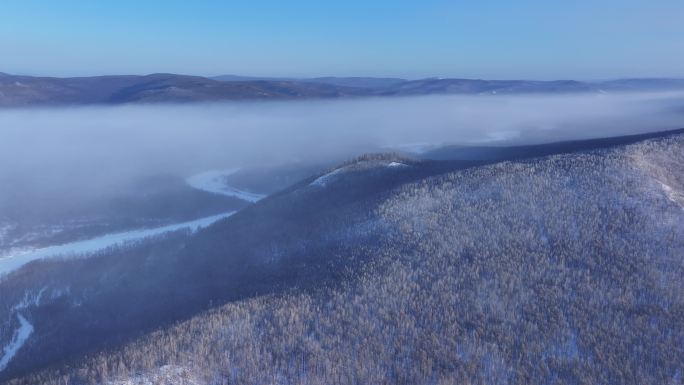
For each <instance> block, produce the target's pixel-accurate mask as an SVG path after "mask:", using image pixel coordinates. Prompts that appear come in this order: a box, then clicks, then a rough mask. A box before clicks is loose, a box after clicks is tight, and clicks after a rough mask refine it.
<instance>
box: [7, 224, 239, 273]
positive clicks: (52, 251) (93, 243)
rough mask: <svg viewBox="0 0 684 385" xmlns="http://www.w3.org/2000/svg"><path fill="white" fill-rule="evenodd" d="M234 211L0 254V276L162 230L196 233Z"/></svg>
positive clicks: (144, 237) (117, 244) (91, 251)
mask: <svg viewBox="0 0 684 385" xmlns="http://www.w3.org/2000/svg"><path fill="white" fill-rule="evenodd" d="M234 213H235V212H234V211H232V212H228V213H223V214H218V215H212V216H209V217H205V218H200V219H196V220H194V221H190V222H183V223H176V224H172V225H167V226H162V227H156V228H151V229H139V230H131V231H126V232H122V233H113V234H106V235H103V236H100V237H97V238H92V239H87V240H83V241H76V242H71V243H65V244H62V245H56V246H49V247H45V248H41V249H34V250H30V251H26V252H24V253H18V254H14V255H5V256H0V277H1V276H2V275H4V274H7V273H9V272H11V271H13V270H16V269H18V268H20V267H21V266H23V265H25V264H27V263H29V262H31V261H35V260H38V259H45V258H54V257H65V256H76V257H78V256H86V255H88V254H93V253H95V252H97V251H101V250H104V249H107V248H109V247H113V246H122V245H125V244H127V243H131V242H135V241H141V240H144V239H146V238H150V237H155V236H159V235H162V234H164V233H169V232H172V231H178V230H190V231H192V232H196V231H197V230H199V229H202V228H204V227H207V226H209V225H212V224H214V223H215V222H217V221H220V220H221V219H224V218H228V217H229V216H231V215H233V214H234Z"/></svg>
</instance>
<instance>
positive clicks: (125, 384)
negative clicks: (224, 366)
mask: <svg viewBox="0 0 684 385" xmlns="http://www.w3.org/2000/svg"><path fill="white" fill-rule="evenodd" d="M204 383H205V382H204V381H202V380H201V379H200V378H199V376H197V375H196V374H195V372H194V371H193V370H192V369H189V368H184V367H181V366H177V365H164V366H162V367H159V368H157V369H156V370H154V369H153V370H150V371H148V372H146V373H144V374H135V375H132V376H130V377H128V378H122V379H119V380H114V381H109V382H107V383H106V384H107V385H155V384H165V385H170V384H184V385H199V384H204Z"/></svg>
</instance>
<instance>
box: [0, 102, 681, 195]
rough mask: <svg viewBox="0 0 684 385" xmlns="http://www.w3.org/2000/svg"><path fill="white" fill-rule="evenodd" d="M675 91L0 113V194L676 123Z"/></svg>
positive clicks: (95, 188)
mask: <svg viewBox="0 0 684 385" xmlns="http://www.w3.org/2000/svg"><path fill="white" fill-rule="evenodd" d="M683 108H684V94H681V93H661V94H605V95H596V94H591V95H589V94H585V95H564V96H549V95H534V96H429V97H417V98H377V99H356V100H338V101H306V102H302V101H296V102H268V103H265V102H261V103H223V104H208V105H145V106H139V105H136V106H118V107H74V108H45V109H6V110H0V199H4V198H7V197H9V196H10V195H12V194H17V193H18V191H19V192H21V191H25V192H26V191H28V192H31V193H35V194H38V195H40V193H46V194H47V193H56V192H57V191H60V192H61V193H64V191H68V192H70V193H71V192H74V191H79V192H84V191H90V192H94V193H98V194H102V193H105V192H107V191H108V190H111V189H116V188H117V186H121V185H124V184H125V183H128V182H130V181H131V180H134V179H136V178H140V177H143V176H146V175H155V174H174V175H179V176H187V175H189V174H191V173H195V172H199V171H204V170H208V169H216V168H223V169H225V168H230V167H249V166H253V165H265V164H274V163H284V162H293V161H305V162H308V161H321V160H325V159H332V158H335V159H337V158H345V157H351V156H355V155H359V154H361V153H364V152H369V151H378V150H380V149H382V148H387V147H401V146H404V145H407V144H415V143H421V144H435V145H437V144H485V143H489V144H523V143H540V142H548V141H557V140H566V139H581V138H593V137H605V136H614V135H623V134H631V133H642V132H648V131H658V130H664V129H673V128H680V127H682V126H684V109H683Z"/></svg>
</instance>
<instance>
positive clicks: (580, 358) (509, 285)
mask: <svg viewBox="0 0 684 385" xmlns="http://www.w3.org/2000/svg"><path fill="white" fill-rule="evenodd" d="M391 160H392V163H388V162H389V160H388V159H383V158H370V159H360V160H358V161H357V162H352V163H350V164H347V165H344V166H341V167H338V168H336V169H333V170H330V172H329V173H327V174H324V175H321V176H319V177H318V178H315V179H309V180H305V181H303V182H302V183H299V184H297V185H295V186H293V187H292V188H291V189H289V190H286V191H285V192H283V193H281V195H276V196H275V197H272V198H270V199H273V201H272V202H276V199H278V201H277V202H279V205H278V206H277V207H278V211H276V212H277V213H279V215H284V216H287V215H288V214H290V215H291V214H293V213H295V212H301V211H298V210H296V209H295V208H296V207H299V209H300V210H301V208H302V207H303V205H304V204H305V202H309V203H313V204H312V206H311V207H309V211H306V213H307V215H308V216H307V217H306V218H307V223H309V224H315V225H316V226H314V227H307V226H303V227H301V228H294V229H288V230H287V231H286V233H287V236H286V235H285V233H278V232H267V233H268V234H271V235H272V236H274V237H275V238H273V237H272V238H270V239H278V240H279V242H269V243H267V244H261V245H257V244H256V243H255V244H250V243H245V241H243V245H252V246H253V247H255V250H260V251H262V252H265V251H266V248H267V247H271V246H274V245H281V246H282V245H288V247H287V248H281V249H271V254H270V255H271V256H272V258H274V260H273V262H272V263H278V262H277V261H279V262H280V264H278V265H277V266H280V267H282V266H284V265H283V262H285V263H287V264H289V263H290V262H296V263H297V264H296V265H289V266H290V270H288V272H289V273H288V274H292V275H293V276H297V279H293V280H286V281H282V282H284V283H287V285H285V287H284V288H283V290H279V291H270V292H268V293H263V294H262V295H256V296H246V297H245V298H242V299H238V300H236V301H233V302H229V303H227V304H225V305H223V306H220V307H217V308H214V309H212V310H209V311H207V312H204V313H201V314H199V315H197V316H195V317H192V318H190V319H188V320H186V321H182V322H179V323H176V324H174V325H172V326H169V327H163V328H160V329H158V330H157V331H155V332H153V333H151V334H148V335H145V336H142V337H140V338H138V339H137V340H135V341H133V342H130V343H128V344H126V345H125V346H124V347H121V348H111V349H104V350H102V351H101V352H100V353H92V354H91V355H89V356H88V357H87V358H85V359H83V360H77V361H73V362H72V363H70V364H69V365H68V366H61V365H58V366H55V367H53V368H49V369H46V370H44V371H42V372H39V373H34V374H32V375H29V376H27V377H23V378H20V379H16V380H13V381H11V382H10V383H11V384H13V385H18V384H37V383H41V384H91V383H99V384H134V383H160V384H179V383H186V384H212V385H213V384H678V383H682V381H683V380H684V378H683V376H684V359H683V358H682V357H684V281H683V280H682V279H681V277H682V276H684V257H683V256H684V195H683V194H684V136H682V135H674V136H669V137H664V138H660V139H651V140H646V141H643V142H641V143H637V144H632V145H626V146H620V147H615V148H609V149H596V150H592V151H583V152H576V153H572V154H560V155H551V156H547V157H543V158H538V159H529V160H522V161H517V162H501V163H497V164H493V165H483V166H479V167H472V168H468V169H463V170H455V171H451V172H446V173H433V174H432V175H430V174H429V173H427V172H425V171H421V172H416V171H411V170H417V169H419V168H420V167H427V166H425V163H412V162H411V161H409V160H405V159H398V158H393V159H391ZM421 165H422V166H421ZM390 169H391V170H392V171H391V172H396V173H397V174H386V173H385V172H386V170H390ZM412 172H413V174H410V173H412ZM402 173H409V174H410V175H413V177H411V178H404V179H402V178H399V177H396V176H392V175H402ZM373 177H377V178H381V179H380V180H381V181H382V183H378V184H377V185H376V187H372V186H373V184H372V183H371V185H370V186H371V187H368V185H364V186H365V187H364V188H363V189H362V188H360V187H359V186H361V185H362V182H363V183H368V180H372V178H373ZM383 178H384V179H383ZM400 181H401V182H400ZM380 186H390V188H389V189H388V190H385V189H383V188H380ZM335 191H337V193H335ZM326 193H330V194H331V195H330V196H329V197H328V199H323V198H322V196H323V195H322V194H326ZM364 197H365V198H364ZM368 197H371V198H368ZM330 202H334V203H335V205H342V206H341V207H343V209H340V210H339V211H338V210H337V209H336V210H332V209H330V206H328V205H329V204H331V203H330ZM351 202H354V203H353V204H352V203H351ZM285 203H289V204H291V206H280V205H281V204H282V205H284V204H285ZM271 204H274V203H271ZM260 205H261V204H260ZM260 205H257V206H256V207H254V208H252V210H245V211H243V212H242V213H241V214H243V216H238V217H237V218H236V219H234V220H233V221H234V222H232V223H235V225H234V226H233V227H232V228H237V226H238V225H239V224H240V223H241V222H243V223H247V222H245V221H247V219H245V218H246V217H245V215H247V213H249V215H256V217H257V218H260V217H259V215H262V214H263V215H265V213H266V212H267V211H266V208H265V207H267V205H268V202H264V205H263V206H260ZM298 205H302V206H298ZM260 207H264V208H260ZM274 207H275V206H274ZM272 209H273V208H272ZM361 209H363V210H367V211H364V212H359V211H357V210H361ZM273 212H274V211H268V213H270V214H272V213H273ZM353 213H357V214H358V218H354V219H353V220H349V219H346V220H344V218H350V216H351V215H353ZM327 214H335V215H337V217H321V215H327ZM264 218H265V217H264ZM280 218H282V217H280ZM277 224H283V222H275V224H274V226H275V225H277ZM307 228H316V229H317V230H316V232H315V234H309V233H307V230H306V229H307ZM229 229H231V227H230V226H227V225H225V224H224V225H223V226H214V227H212V228H210V229H208V230H207V232H206V234H205V235H204V237H205V239H206V237H209V236H212V235H210V234H213V236H216V234H218V232H220V231H226V230H229ZM269 231H275V230H269ZM282 231H285V230H282ZM224 236H225V237H226V239H230V240H232V238H231V236H230V235H229V234H227V233H224ZM296 236H299V237H301V238H300V239H299V241H295V238H296ZM254 239H263V238H259V237H256V236H255V238H254ZM285 241H287V242H286V243H283V242H285ZM195 245H197V244H195ZM222 245H224V249H223V250H228V249H229V248H230V242H227V241H224V243H222ZM185 247H186V248H187V247H188V246H185ZM190 247H191V248H192V247H194V249H192V250H194V251H197V252H199V251H203V250H204V249H202V248H198V247H199V246H190ZM283 250H285V251H286V253H285V254H279V251H283ZM293 250H296V251H298V253H300V254H301V255H302V256H307V257H306V258H304V257H302V258H298V259H292V257H291V256H288V255H286V254H287V253H292V252H293ZM204 251H206V250H204ZM251 255H261V256H265V255H266V254H264V253H261V254H259V253H256V254H255V253H254V252H252V254H251ZM210 260H211V261H216V260H217V259H215V258H214V259H210ZM328 263H334V266H335V269H331V270H327V269H325V268H323V267H324V266H326V265H327V264H328ZM250 271H252V272H253V270H250ZM314 271H318V272H321V271H325V272H328V273H326V274H323V275H315V274H313V272H314ZM333 271H334V272H341V273H337V274H335V276H334V277H330V276H329V274H330V273H332V272H333ZM297 272H300V274H299V275H298V273H297ZM301 272H306V273H305V274H304V273H301ZM257 277H260V278H263V276H258V275H257ZM322 277H327V278H331V279H321V278H322ZM216 288H218V286H217V287H216ZM224 288H227V286H226V287H224ZM145 381H149V382H145Z"/></svg>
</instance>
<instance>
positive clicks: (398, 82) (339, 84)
mask: <svg viewBox="0 0 684 385" xmlns="http://www.w3.org/2000/svg"><path fill="white" fill-rule="evenodd" d="M677 90H684V79H676V78H633V79H616V80H608V81H601V82H581V81H576V80H550V81H541V80H485V79H459V78H426V79H418V80H406V79H401V78H383V77H378V78H375V77H334V76H330V77H317V78H277V77H248V76H247V77H243V76H238V75H222V76H216V77H203V76H195V75H179V74H170V73H153V74H148V75H102V76H84V77H65V78H59V77H47V76H25V75H11V74H5V73H0V107H26V106H59V105H119V104H140V103H192V102H218V101H239V100H290V99H331V98H356V97H370V96H385V97H388V96H419V95H483V94H540V93H546V94H564V93H606V92H640V91H677Z"/></svg>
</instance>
